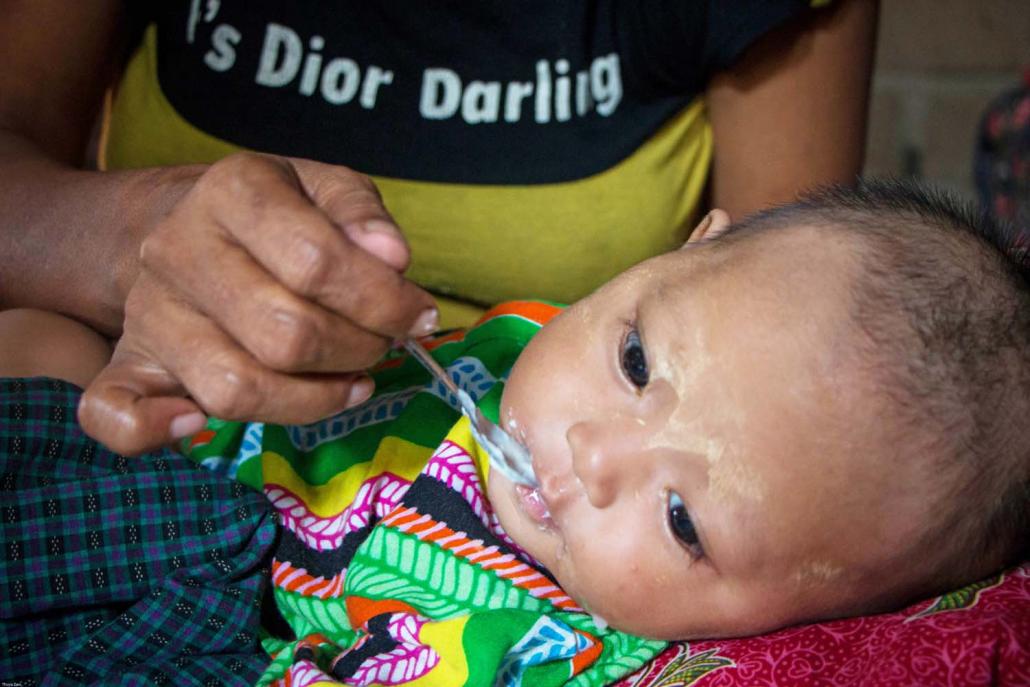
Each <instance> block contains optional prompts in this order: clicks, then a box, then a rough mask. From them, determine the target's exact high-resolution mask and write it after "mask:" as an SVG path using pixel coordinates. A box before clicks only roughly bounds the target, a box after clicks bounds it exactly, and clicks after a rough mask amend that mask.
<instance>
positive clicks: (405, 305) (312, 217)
mask: <svg viewBox="0 0 1030 687" xmlns="http://www.w3.org/2000/svg"><path fill="white" fill-rule="evenodd" d="M235 171H236V173H238V174H239V176H240V177H241V178H240V180H239V182H238V183H234V184H233V185H232V186H231V189H232V192H233V193H234V194H235V196H236V198H235V200H236V202H231V203H226V202H220V203H212V204H210V205H209V211H210V212H211V213H212V215H213V219H215V221H217V222H218V223H219V225H220V226H222V227H223V229H225V230H226V231H228V232H229V233H230V234H231V235H232V237H233V238H234V239H235V240H236V241H238V242H239V243H240V244H241V245H242V246H243V247H244V249H245V250H247V252H249V253H250V254H251V255H252V256H254V258H255V259H256V260H257V261H258V262H259V263H260V264H261V265H262V266H263V267H264V268H265V269H266V270H268V272H270V273H271V274H272V275H273V276H274V277H275V278H276V279H277V280H278V281H279V282H280V283H282V284H283V285H285V286H286V287H287V288H288V289H290V290H291V291H292V292H294V293H296V294H298V295H300V296H303V297H304V298H307V299H310V300H314V301H315V302H317V303H319V304H320V305H322V306H323V307H325V308H326V309H328V310H329V311H331V312H333V313H336V314H338V315H339V316H342V317H344V318H346V319H347V320H349V321H350V322H352V323H353V324H355V325H356V326H358V327H360V328H362V329H365V330H367V331H370V332H373V333H375V334H378V335H380V336H384V337H389V338H400V337H404V336H422V335H424V334H427V333H429V332H430V331H432V330H433V329H434V328H435V326H436V306H435V303H434V301H433V299H432V297H431V296H430V295H429V294H428V293H426V292H425V291H423V290H422V289H421V288H419V287H418V286H416V285H415V284H413V283H412V282H410V281H408V280H407V279H405V278H404V277H403V275H402V274H401V273H400V272H399V271H398V270H397V269H395V268H394V267H393V266H391V265H389V264H387V263H385V262H383V261H382V260H381V259H379V258H378V257H376V256H375V255H372V254H371V253H369V252H368V251H366V250H364V249H363V248H361V247H360V246H359V245H357V244H356V243H355V242H354V241H353V240H352V239H351V238H350V237H349V236H348V234H347V233H345V232H344V231H342V230H341V228H340V227H339V226H338V225H337V224H336V223H334V222H333V221H332V220H331V219H330V218H329V217H328V216H327V215H326V213H325V212H324V211H323V210H322V209H321V208H319V207H317V206H315V205H314V204H313V203H312V201H311V199H310V198H308V197H307V195H305V193H304V192H303V190H302V189H301V188H300V187H299V185H298V181H297V177H296V176H295V175H294V174H293V171H292V169H291V168H289V166H288V163H286V161H285V160H278V159H272V158H264V159H263V160H262V161H260V162H259V163H257V164H248V165H246V166H243V167H241V168H240V169H238V170H235ZM336 184H337V185H338V186H337V191H336V192H335V194H334V196H333V197H334V200H333V202H334V203H335V204H337V205H338V204H340V203H343V202H344V201H345V200H347V199H348V198H349V199H350V202H351V203H352V204H353V206H354V207H355V208H358V209H363V211H364V212H366V213H367V212H369V209H368V208H369V207H371V206H374V205H375V204H376V202H373V200H372V199H371V198H370V194H371V195H374V190H370V189H369V187H367V186H365V185H364V184H362V183H359V182H358V181H356V180H354V179H352V180H351V181H349V182H348V181H346V177H340V179H338V180H337V182H336ZM345 188H350V189H351V190H350V191H349V192H345V191H344V190H341V189H345ZM380 207H381V205H380ZM355 212H356V210H355ZM383 212H385V210H384V211H383ZM369 221H371V220H369ZM376 221H379V222H382V221H384V220H382V218H381V216H378V217H376ZM405 250H406V249H405Z"/></svg>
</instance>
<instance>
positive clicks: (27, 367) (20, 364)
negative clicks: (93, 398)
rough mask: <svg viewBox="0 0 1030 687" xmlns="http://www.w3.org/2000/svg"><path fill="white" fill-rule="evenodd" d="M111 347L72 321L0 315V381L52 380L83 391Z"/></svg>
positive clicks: (33, 314) (47, 315)
mask: <svg viewBox="0 0 1030 687" xmlns="http://www.w3.org/2000/svg"><path fill="white" fill-rule="evenodd" d="M110 359H111V344H110V343H108V341H107V339H105V338H104V337H102V336H101V335H100V334H97V333H96V332H95V331H93V330H92V329H90V328H89V327H87V326H86V325H84V324H82V323H81V322H76V321H75V320H73V319H70V318H68V317H64V316H63V315H58V314H57V313H52V312H46V311H43V310H29V309H16V310H4V311H0V377H53V378H55V379H63V380H65V381H67V382H71V383H72V384H75V385H77V386H79V387H82V388H85V387H86V386H88V385H89V383H90V382H91V381H92V380H93V378H94V377H95V376H96V375H97V373H99V372H100V370H102V369H103V368H104V366H105V365H106V364H107V363H108V361H109V360H110Z"/></svg>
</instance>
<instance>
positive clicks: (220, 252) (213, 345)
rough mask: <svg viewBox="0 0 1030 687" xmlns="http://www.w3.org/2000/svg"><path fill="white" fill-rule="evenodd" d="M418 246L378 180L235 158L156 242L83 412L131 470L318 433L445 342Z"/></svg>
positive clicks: (185, 201)
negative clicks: (293, 433) (204, 449)
mask: <svg viewBox="0 0 1030 687" xmlns="http://www.w3.org/2000/svg"><path fill="white" fill-rule="evenodd" d="M408 260H409V253H408V248H407V244H406V243H405V242H404V239H403V238H402V237H401V234H400V232H399V231H398V229H397V227H396V225H395V224H394V223H393V220H392V219H391V218H390V216H389V214H388V213H387V212H386V210H385V209H384V207H383V205H382V201H381V199H380V197H379V195H378V192H377V191H376V189H375V187H374V186H373V185H372V183H371V181H369V180H368V178H367V177H365V176H363V175H360V174H357V173H355V172H353V171H350V170H348V169H345V168H341V167H335V166H330V165H324V164H320V163H316V162H311V161H307V160H287V159H284V158H277V157H270V156H264V155H256V154H238V155H234V156H231V157H229V158H226V159H225V160H222V161H220V162H218V163H216V164H214V165H212V166H211V167H209V168H207V169H206V170H205V171H203V172H202V173H199V176H198V177H197V179H196V181H195V183H194V184H193V186H192V188H191V189H190V190H189V191H188V192H186V193H185V195H183V197H182V199H181V200H180V201H179V202H178V203H177V204H176V205H175V206H174V208H173V209H172V211H171V212H170V213H169V214H168V216H167V217H166V218H165V219H164V220H163V221H162V222H161V223H160V224H159V225H158V226H157V227H156V228H155V229H154V230H153V231H152V232H151V233H150V234H149V235H148V236H147V238H146V239H145V240H144V241H143V244H142V246H141V251H140V272H139V276H138V277H137V278H136V280H135V282H134V284H133V286H132V288H131V290H130V292H129V294H128V297H127V300H126V303H125V322H124V328H123V334H122V338H121V339H120V340H119V342H118V345H117V347H116V349H115V353H114V356H113V358H112V360H111V363H110V365H108V366H107V367H106V368H105V369H104V370H103V371H102V372H101V373H100V374H99V375H98V376H97V378H96V379H95V380H94V381H93V383H92V384H91V385H90V386H89V388H88V389H87V390H86V392H85V394H84V395H83V397H82V401H81V403H80V405H79V421H80V423H81V424H82V427H83V429H84V430H85V431H86V432H87V433H88V434H90V435H91V436H93V437H95V438H96V439H98V440H99V441H101V442H103V443H104V444H106V445H108V446H109V447H111V448H112V449H114V450H116V451H118V452H120V453H123V454H136V453H140V452H143V451H146V450H149V449H153V448H156V447H159V446H161V445H164V444H167V443H169V442H171V441H173V440H176V439H179V438H181V437H183V436H186V435H188V434H191V433H193V432H196V431H198V430H199V429H201V428H202V426H203V423H204V414H205V413H210V414H212V415H215V416H217V417H220V418H224V419H227V420H264V421H269V422H278V423H303V422H312V421H314V420H317V419H319V418H322V417H326V416H328V415H330V414H332V413H334V412H337V411H339V410H342V409H343V408H345V407H348V406H351V405H354V404H356V403H359V402H361V401H363V400H365V399H366V398H368V396H369V395H370V394H371V393H372V382H371V380H370V379H369V378H368V377H367V376H365V375H364V374H362V373H360V372H357V371H359V370H362V369H364V368H367V367H368V366H370V365H371V364H373V363H374V362H376V360H378V359H379V358H380V357H381V356H382V354H383V353H384V352H385V351H386V349H387V347H388V346H389V345H390V343H391V342H392V341H393V340H395V339H397V338H400V337H405V336H409V335H415V336H419V335H424V334H427V333H429V332H431V331H432V330H433V329H435V327H436V323H437V313H436V309H435V306H434V304H433V300H432V298H431V297H430V296H429V295H428V294H427V293H425V292H424V291H422V290H421V289H419V288H418V287H417V286H415V285H414V284H412V283H411V282H409V281H407V280H406V279H404V277H403V272H404V270H405V269H406V268H407V266H408Z"/></svg>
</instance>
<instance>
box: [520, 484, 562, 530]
mask: <svg viewBox="0 0 1030 687" xmlns="http://www.w3.org/2000/svg"><path fill="white" fill-rule="evenodd" d="M515 493H516V494H517V495H518V497H519V502H520V504H521V506H522V510H523V511H524V512H525V513H526V515H528V516H529V517H530V518H531V519H532V520H534V521H536V522H537V523H539V524H541V525H545V526H547V527H554V520H552V519H551V509H550V508H549V507H548V505H547V501H546V500H545V499H544V495H543V494H542V493H540V489H538V488H533V487H528V486H526V485H525V484H516V485H515Z"/></svg>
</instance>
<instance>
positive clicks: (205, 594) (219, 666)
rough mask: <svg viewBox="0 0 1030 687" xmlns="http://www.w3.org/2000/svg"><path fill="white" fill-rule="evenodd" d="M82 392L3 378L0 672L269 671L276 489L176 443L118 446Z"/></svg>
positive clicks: (104, 676)
mask: <svg viewBox="0 0 1030 687" xmlns="http://www.w3.org/2000/svg"><path fill="white" fill-rule="evenodd" d="M78 397H79V391H78V390H77V389H76V388H75V387H73V386H71V385H68V384H65V383H63V382H57V381H54V380H44V379H28V380H16V379H0V551H2V552H3V556H2V562H0V679H2V680H3V683H4V684H5V685H11V684H16V685H34V684H45V685H63V684H83V683H100V684H173V683H174V684H177V685H220V684H234V683H241V684H242V683H247V684H250V683H253V681H254V680H255V679H256V677H257V676H258V675H259V674H260V672H261V670H262V669H263V668H264V665H265V664H266V663H267V657H266V656H265V655H264V654H263V653H262V651H261V649H260V646H259V644H258V640H259V637H258V628H259V627H260V605H261V601H262V599H263V597H264V593H265V591H266V585H267V580H268V572H267V565H268V562H269V556H270V554H271V551H272V548H273V547H274V544H275V539H276V536H277V533H276V532H277V530H276V523H275V517H274V515H273V514H272V513H271V511H270V509H269V506H268V504H267V502H266V501H265V499H264V497H263V496H261V495H260V494H258V493H255V492H252V491H251V490H249V489H247V488H246V487H243V486H242V485H240V484H239V483H234V482H231V481H228V480H226V479H224V478H220V477H218V476H216V475H214V474H212V473H211V472H209V471H207V470H203V469H201V468H198V467H197V466H195V465H194V464H193V463H191V462H190V461H188V460H186V459H185V458H183V457H181V456H178V455H177V454H174V453H171V452H162V453H156V454H151V455H148V456H144V457H141V458H132V459H127V458H124V457H122V456H118V455H116V454H114V453H112V452H110V451H108V450H106V449H105V448H104V447H103V446H101V445H99V444H97V443H96V442H94V441H92V440H90V439H89V438H88V437H86V436H85V435H83V434H82V432H81V430H80V429H79V428H78V425H77V423H76V422H75V408H76V404H77V402H78Z"/></svg>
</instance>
